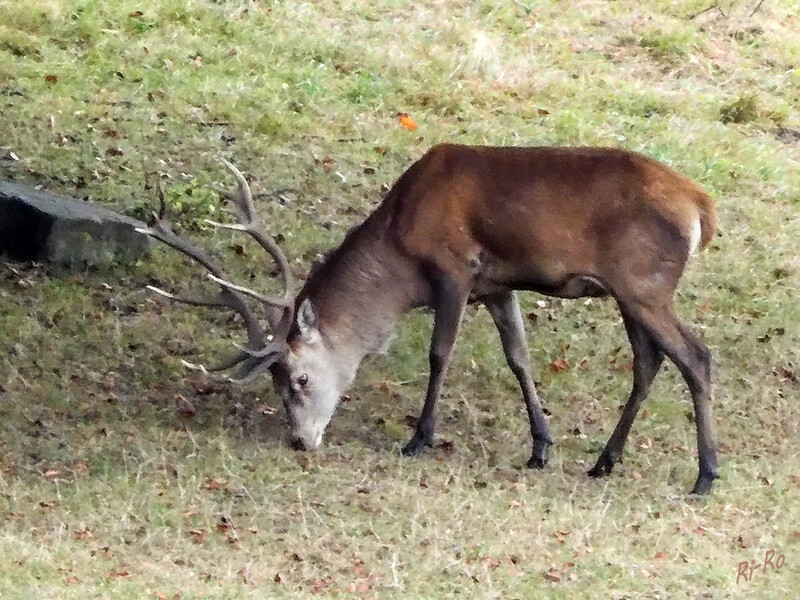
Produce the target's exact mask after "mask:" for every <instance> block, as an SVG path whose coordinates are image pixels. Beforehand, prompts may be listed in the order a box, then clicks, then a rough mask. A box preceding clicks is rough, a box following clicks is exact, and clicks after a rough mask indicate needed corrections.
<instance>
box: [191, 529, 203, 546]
mask: <svg viewBox="0 0 800 600" xmlns="http://www.w3.org/2000/svg"><path fill="white" fill-rule="evenodd" d="M189 535H190V536H192V543H193V544H205V543H206V533H205V531H203V530H202V529H190V530H189Z"/></svg>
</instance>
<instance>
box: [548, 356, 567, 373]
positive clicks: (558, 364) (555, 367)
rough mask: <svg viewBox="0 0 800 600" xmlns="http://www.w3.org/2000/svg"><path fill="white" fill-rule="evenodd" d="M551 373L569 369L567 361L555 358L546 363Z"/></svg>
mask: <svg viewBox="0 0 800 600" xmlns="http://www.w3.org/2000/svg"><path fill="white" fill-rule="evenodd" d="M547 366H548V367H549V368H550V370H551V371H553V373H560V372H561V371H569V368H570V367H569V363H568V362H567V361H566V360H564V359H563V358H557V359H556V360H554V361H553V362H551V363H550V364H549V365H547Z"/></svg>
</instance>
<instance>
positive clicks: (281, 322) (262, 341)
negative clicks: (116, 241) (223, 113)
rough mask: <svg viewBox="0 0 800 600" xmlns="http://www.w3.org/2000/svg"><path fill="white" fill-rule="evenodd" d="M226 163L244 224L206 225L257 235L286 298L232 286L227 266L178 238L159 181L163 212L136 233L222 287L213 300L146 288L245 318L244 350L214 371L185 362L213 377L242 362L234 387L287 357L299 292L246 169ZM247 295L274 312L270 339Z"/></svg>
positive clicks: (216, 367)
mask: <svg viewBox="0 0 800 600" xmlns="http://www.w3.org/2000/svg"><path fill="white" fill-rule="evenodd" d="M222 162H223V163H225V165H226V166H227V167H228V168H229V169H230V170H231V171H233V174H234V175H235V176H236V179H237V180H238V182H239V189H238V194H237V195H235V196H234V197H233V198H232V199H233V203H234V208H235V212H236V215H237V217H238V219H239V222H240V224H238V225H228V224H225V223H217V222H215V221H209V220H206V221H207V222H208V223H209V224H211V225H213V226H215V227H222V228H225V229H232V230H235V231H244V232H246V233H247V234H249V235H250V236H252V237H253V239H255V240H256V241H257V242H258V244H259V245H260V246H261V247H262V248H264V249H265V250H266V251H267V252H268V253H269V254H270V256H272V258H273V259H274V260H275V262H276V263H277V265H278V270H279V271H280V274H281V279H282V281H283V284H284V288H285V290H286V291H285V293H284V296H283V298H280V299H276V298H270V297H268V296H265V295H263V294H261V293H259V292H257V291H255V290H252V289H250V288H247V287H244V286H240V285H237V284H235V283H231V282H230V281H229V278H228V276H227V274H226V273H225V271H224V270H223V268H222V267H221V266H220V265H219V264H218V263H217V262H216V261H215V260H214V259H213V258H211V257H210V256H208V255H207V254H206V253H205V252H203V251H202V250H200V249H199V248H196V247H195V246H193V245H191V244H190V243H189V242H187V241H186V240H184V239H183V238H181V237H179V236H178V235H176V234H175V232H174V231H173V230H172V226H171V224H170V223H169V221H168V220H167V218H166V202H165V200H164V193H163V191H162V190H161V185H160V181H158V180H157V181H156V191H157V194H158V199H159V210H158V213H153V214H152V218H151V220H150V223H149V224H148V227H147V228H137V231H139V232H140V233H144V234H147V235H149V236H151V237H153V238H155V239H157V240H159V241H161V242H163V243H165V244H167V245H168V246H170V247H172V248H174V249H175V250H177V251H178V252H181V253H182V254H184V255H186V256H188V257H189V258H191V259H192V260H194V261H195V262H197V263H198V264H200V265H202V266H203V267H205V268H206V269H207V270H208V271H209V275H208V277H209V279H211V280H212V281H214V282H216V283H218V284H219V285H220V287H221V290H220V293H219V294H217V295H216V296H213V297H210V298H188V297H184V296H177V295H175V294H171V293H170V292H167V291H164V290H162V289H160V288H157V287H155V286H152V285H148V286H147V289H148V290H150V291H151V292H154V293H156V294H159V295H161V296H164V297H165V298H169V299H170V300H174V301H176V302H182V303H184V304H189V305H191V306H209V307H213V308H230V309H232V310H234V311H235V312H237V313H238V314H239V315H240V316H241V317H242V320H243V321H244V324H245V328H246V329H247V344H246V345H245V346H238V345H237V348H238V349H239V351H238V352H237V353H236V354H234V355H233V356H231V357H230V358H228V359H226V360H224V361H222V362H221V363H219V364H217V365H215V366H213V367H205V366H203V365H198V364H193V363H190V362H187V361H182V362H183V364H184V365H185V366H186V367H188V368H190V369H196V370H200V371H202V372H204V373H208V372H209V371H225V370H227V369H230V368H233V367H235V366H236V365H238V364H240V363H243V364H242V366H241V367H240V368H239V370H238V371H237V373H236V375H235V376H233V377H228V378H227V379H228V380H229V381H232V382H235V383H248V382H250V381H252V380H253V379H255V378H256V377H258V376H259V375H261V374H262V373H264V372H265V371H266V370H267V369H269V367H270V366H272V364H273V363H275V361H276V360H278V359H279V358H280V357H281V356H282V355H283V354H284V353H285V343H286V335H287V334H288V330H289V325H290V324H291V317H292V313H293V308H294V293H293V286H292V281H291V274H290V271H289V262H288V261H287V260H286V256H285V255H284V253H283V252H282V251H281V249H280V248H279V247H278V244H277V243H276V242H275V240H274V239H273V238H272V236H270V235H269V234H268V233H267V232H266V230H265V229H264V228H263V226H262V225H261V222H260V221H259V220H258V217H257V216H256V213H255V208H254V205H253V197H252V194H251V193H250V186H249V185H248V184H247V180H246V179H245V178H244V175H242V173H241V171H239V169H237V168H236V167H234V166H233V165H232V164H231V163H229V162H228V161H226V160H224V159H223V160H222ZM242 294H245V295H248V296H251V297H253V298H256V299H257V300H259V301H260V302H262V303H264V304H265V305H267V306H268V307H269V308H270V311H269V314H268V316H267V320H268V321H269V322H270V326H271V328H272V332H273V335H272V336H265V334H264V331H263V329H262V328H261V324H260V323H259V322H258V319H257V318H256V316H255V314H254V313H253V311H252V310H251V308H250V306H249V305H248V304H247V302H245V300H244V298H243V297H242ZM276 309H277V310H276Z"/></svg>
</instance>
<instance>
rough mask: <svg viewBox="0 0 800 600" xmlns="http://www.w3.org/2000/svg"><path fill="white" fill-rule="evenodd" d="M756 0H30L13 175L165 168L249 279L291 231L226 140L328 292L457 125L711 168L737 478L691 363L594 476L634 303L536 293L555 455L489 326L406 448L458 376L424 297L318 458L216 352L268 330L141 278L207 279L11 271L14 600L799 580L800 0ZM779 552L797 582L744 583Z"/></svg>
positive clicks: (694, 587)
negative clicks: (254, 230) (423, 434)
mask: <svg viewBox="0 0 800 600" xmlns="http://www.w3.org/2000/svg"><path fill="white" fill-rule="evenodd" d="M708 4H710V3H708ZM747 4H748V6H745V3H742V5H741V6H739V3H736V4H733V8H732V10H728V8H727V3H726V4H725V7H724V8H725V15H726V16H723V15H722V14H720V12H719V11H710V12H707V13H704V14H702V15H701V16H699V17H697V18H695V19H690V17H691V16H692V15H695V14H697V13H698V12H699V11H700V10H702V9H703V8H705V7H706V6H707V4H706V3H702V2H699V1H697V0H684V1H680V2H667V1H666V0H659V1H658V2H652V3H650V4H648V7H647V8H643V7H642V6H641V4H640V3H639V4H634V3H630V2H615V3H607V2H596V1H589V2H583V3H580V5H574V6H573V5H570V4H568V3H563V2H554V1H548V0H542V1H538V2H529V3H525V2H522V3H520V2H488V1H483V2H481V1H478V2H456V1H454V0H443V1H442V2H437V3H417V4H409V3H405V2H397V1H386V2H380V3H378V2H367V1H365V0H351V1H349V2H345V3H334V2H327V1H326V2H309V3H296V2H251V1H247V0H230V1H224V2H214V1H212V0H193V1H191V2H181V1H178V0H165V1H163V2H159V3H149V4H148V3H144V4H142V3H140V2H134V1H132V0H122V1H120V2H114V3H111V2H101V1H100V0H31V1H29V2H16V1H12V0H0V175H3V176H6V177H11V178H14V179H17V180H21V181H26V182H29V183H31V184H39V185H43V186H45V188H46V189H50V190H52V191H57V192H63V193H67V194H70V195H73V196H76V197H79V198H84V197H85V198H87V199H89V200H91V201H95V202H98V203H103V204H106V205H108V206H110V207H111V208H114V209H117V210H120V211H122V212H125V213H128V214H132V215H142V214H145V213H146V212H147V210H149V206H150V204H151V202H152V191H151V190H149V189H148V188H147V185H146V181H147V177H146V174H147V173H152V172H154V171H158V172H160V173H162V174H163V175H164V176H165V177H166V178H167V181H166V184H165V187H166V193H167V197H168V201H169V203H170V206H171V208H172V210H173V213H175V214H176V220H177V221H178V223H179V224H180V225H181V226H182V228H183V229H184V230H186V231H187V232H188V233H189V234H190V235H193V236H198V237H200V236H203V237H205V238H206V240H207V242H208V243H209V245H210V246H212V247H213V249H214V251H215V252H217V253H219V254H220V255H225V256H227V257H228V258H229V259H230V261H231V262H232V263H234V262H236V261H237V260H238V261H239V262H240V265H239V266H237V267H234V269H233V271H234V272H237V273H238V274H239V275H240V276H242V277H249V276H250V275H262V273H261V271H262V269H261V268H260V264H262V263H260V261H261V260H262V259H261V255H260V254H259V253H258V252H257V250H256V248H254V247H252V246H249V245H247V244H244V251H245V254H244V257H242V256H237V255H236V253H235V252H233V250H234V248H233V247H234V245H235V244H240V243H242V242H241V240H239V239H238V238H234V237H232V236H231V235H230V234H222V233H213V232H210V231H207V230H205V229H204V228H203V227H201V226H198V225H197V222H198V220H199V219H201V218H203V217H208V216H211V215H214V213H215V212H218V211H217V201H218V198H219V196H220V192H221V191H222V190H224V189H227V188H229V187H231V186H232V185H233V182H232V181H231V178H230V177H229V175H228V174H227V172H226V170H225V169H224V167H223V166H222V165H220V163H219V162H218V160H217V157H218V156H226V157H228V158H230V159H232V160H233V161H234V162H235V163H236V164H237V165H238V166H239V167H240V168H241V169H242V170H243V171H244V172H246V173H247V174H248V175H249V176H250V177H251V178H252V186H253V190H254V192H255V193H256V195H257V199H258V203H259V204H258V206H259V210H260V212H261V215H262V217H263V218H264V220H265V221H266V222H268V223H270V226H271V228H272V230H273V232H275V233H280V234H281V236H282V237H283V239H284V241H283V245H284V247H285V249H286V251H287V253H288V254H289V255H290V256H291V257H292V268H293V269H294V271H295V272H296V274H297V275H302V274H303V273H305V272H306V270H307V269H308V267H309V265H310V264H311V261H312V260H313V259H314V258H315V257H317V256H318V255H319V254H321V253H323V252H325V251H326V250H328V249H329V248H331V247H332V246H334V245H335V244H336V243H337V242H338V241H340V240H341V239H342V237H343V235H344V232H345V231H346V230H347V228H348V227H350V226H352V225H354V224H356V223H357V222H359V221H360V220H361V219H362V218H363V217H364V216H365V215H366V214H368V212H369V211H370V210H371V209H372V208H373V207H374V206H376V205H377V203H378V202H379V201H380V198H381V195H382V191H381V190H382V189H385V186H388V185H391V183H392V182H393V181H394V180H395V179H396V177H397V176H399V174H400V173H401V172H402V171H403V170H404V169H405V168H407V167H408V166H409V165H410V164H411V162H412V161H413V160H415V159H416V158H418V157H419V156H421V155H422V153H423V152H424V151H425V150H426V149H427V148H429V147H430V146H431V145H433V144H434V143H437V142H442V141H460V142H468V143H487V144H530V145H540V144H597V145H615V146H617V145H618V146H623V147H626V148H630V149H633V150H637V151H640V152H644V153H646V154H648V155H650V156H653V157H654V158H657V159H659V160H661V161H664V162H666V163H667V164H669V165H672V166H673V167H675V168H676V169H678V170H680V171H682V172H684V173H686V174H687V175H689V176H691V177H693V178H694V179H696V180H698V181H699V182H700V183H702V184H703V185H704V186H705V187H706V188H707V189H708V190H709V191H710V192H711V193H712V194H713V195H714V196H715V197H716V198H717V201H718V205H719V209H720V215H721V228H720V233H719V235H718V236H717V237H716V238H715V239H714V240H713V242H712V243H711V245H710V247H709V248H708V249H707V250H706V251H705V252H704V253H703V254H702V255H701V256H700V257H698V258H697V259H696V260H694V261H693V262H692V264H690V266H689V268H688V270H687V274H686V277H685V280H684V282H683V284H682V286H681V291H680V296H679V298H678V305H679V310H680V312H681V314H682V315H683V316H684V317H685V319H686V321H687V322H689V323H691V324H692V326H693V327H694V328H695V329H696V330H697V331H698V332H699V333H700V334H701V335H702V336H703V338H704V340H705V341H706V342H707V344H708V345H709V347H710V348H711V350H712V352H713V354H714V359H715V367H714V371H715V380H716V384H715V389H716V401H715V416H716V420H717V422H716V431H717V435H718V438H719V442H720V451H721V459H722V474H723V477H722V479H721V480H720V481H719V482H718V483H717V486H716V488H715V490H714V492H713V493H712V494H711V496H710V497H709V498H707V499H700V500H698V499H694V498H691V497H688V496H686V495H685V492H686V491H687V490H688V489H689V488H690V486H691V484H692V482H693V480H694V477H695V474H696V457H695V441H694V426H693V424H692V423H691V422H690V421H689V419H688V418H687V415H690V413H691V404H690V402H689V401H688V397H687V394H686V391H685V388H684V385H683V383H682V381H681V380H680V378H679V377H678V376H677V373H676V371H675V369H674V368H672V367H671V366H670V367H665V368H664V369H663V370H662V372H661V373H660V375H659V378H658V379H657V380H656V384H655V385H654V388H653V390H652V392H651V396H650V398H649V400H648V402H647V404H646V406H645V409H644V411H643V413H642V414H641V415H640V417H639V419H638V420H637V422H636V425H635V426H634V431H633V433H632V435H631V439H630V441H629V445H628V448H627V449H626V452H625V461H624V462H623V463H622V464H620V465H618V467H617V468H616V470H615V472H614V473H613V474H612V476H611V477H609V478H607V479H604V480H602V481H593V480H590V479H589V478H587V477H586V476H585V471H586V470H587V469H588V468H589V467H590V466H591V465H592V464H593V461H594V460H595V458H596V456H597V454H598V452H599V450H600V449H601V448H602V445H603V444H604V443H605V440H606V439H607V437H608V435H609V434H610V432H611V430H612V429H613V426H614V424H615V422H616V419H617V416H618V407H619V405H620V403H621V402H622V401H623V400H624V398H625V396H626V394H627V392H628V388H629V386H630V372H629V371H628V370H627V368H626V363H628V361H629V360H630V353H629V349H628V347H627V342H626V340H625V337H624V332H623V330H622V326H621V322H620V319H619V316H618V313H617V311H616V308H615V307H614V306H613V304H612V303H610V302H608V301H597V300H595V301H593V302H591V303H590V304H585V303H583V302H581V301H561V300H552V299H546V300H545V302H544V304H543V305H538V304H536V302H537V301H538V300H541V298H540V297H535V296H533V295H526V296H524V303H525V306H524V310H525V313H526V314H528V315H529V316H530V319H529V323H528V325H529V339H530V347H531V353H532V360H533V366H534V371H535V373H536V378H537V379H538V380H539V382H540V383H541V385H540V391H541V395H542V397H543V400H544V402H545V404H546V406H547V408H548V410H549V411H550V412H551V413H552V416H551V417H550V421H551V427H552V430H553V433H554V435H555V436H556V438H557V444H556V446H554V448H553V451H552V458H551V463H550V464H549V465H548V467H547V469H545V470H544V471H543V472H529V471H527V470H526V469H525V468H524V464H525V461H526V459H527V458H528V453H529V440H528V435H529V434H528V433H527V423H526V419H525V417H524V411H523V408H522V403H521V401H520V398H519V393H518V391H517V388H516V385H515V383H514V380H513V376H512V375H511V374H510V372H509V371H508V369H507V367H506V366H505V364H504V360H503V358H502V352H501V350H500V346H499V342H498V340H497V334H496V332H495V331H494V330H493V328H492V326H491V323H490V319H489V318H488V316H487V315H486V313H485V311H479V310H470V312H469V314H468V316H467V320H466V323H465V326H464V330H463V334H462V336H461V338H460V341H459V345H458V348H457V352H456V356H455V359H454V363H453V365H452V369H451V372H450V376H449V377H448V383H447V386H446V389H445V396H444V398H443V401H442V403H441V413H440V414H441V419H440V428H439V435H440V437H441V439H442V440H446V441H449V442H452V447H451V446H447V445H445V446H444V447H442V448H438V449H436V450H434V451H432V452H430V453H428V454H427V455H425V456H423V457H421V458H419V459H413V460H408V459H403V458H402V457H400V456H399V448H400V447H401V446H402V444H403V443H404V442H405V441H406V440H407V438H408V437H409V436H410V434H411V430H410V429H409V428H408V425H407V418H406V417H407V415H416V414H417V413H418V411H419V409H420V407H421V397H422V394H423V393H424V387H425V383H426V363H427V358H426V357H427V342H428V338H429V335H430V317H429V315H426V314H423V313H419V314H413V315H409V317H408V318H406V319H405V320H404V321H403V323H402V324H401V326H400V327H399V328H398V331H397V337H396V339H395V340H394V341H393V343H392V345H391V346H390V348H389V350H388V353H387V354H385V355H380V356H376V357H373V358H371V359H369V360H368V361H367V362H366V363H365V364H364V365H363V367H362V369H361V371H360V373H359V376H358V378H357V380H356V383H355V385H354V387H353V389H352V390H351V392H350V396H351V401H350V402H348V403H345V404H344V405H343V406H342V407H341V409H340V411H339V413H338V414H337V415H336V417H335V419H334V422H333V424H332V425H331V428H330V430H329V432H328V435H327V437H326V444H325V446H324V448H323V449H321V450H320V451H319V452H317V453H315V454H310V455H300V454H296V453H294V452H293V451H291V450H290V449H289V448H288V447H287V446H286V445H285V443H283V441H282V436H283V435H284V432H285V427H284V424H283V422H282V415H281V412H280V402H279V401H278V400H277V398H276V397H275V396H274V394H273V392H272V390H271V389H270V387H269V385H268V382H267V381H264V382H263V383H262V384H259V385H257V386H254V387H252V388H249V389H245V390H241V389H238V388H232V387H227V386H220V385H216V384H211V383H209V382H208V380H206V379H204V378H203V377H200V376H197V375H194V374H191V373H187V372H186V371H185V370H184V369H183V368H182V367H181V364H180V361H179V358H186V359H187V360H193V361H197V360H206V359H209V358H210V357H211V356H212V355H215V354H218V353H220V352H225V351H226V350H228V349H229V347H230V342H231V340H235V339H240V337H241V335H242V332H241V331H240V328H238V327H237V324H236V322H234V321H232V320H231V319H230V318H229V316H228V315H224V314H217V313H214V312H210V311H184V310H181V309H179V308H175V307H171V306H165V305H163V304H162V303H160V302H158V301H156V300H154V299H152V298H149V297H147V296H146V295H145V294H144V293H143V292H142V288H143V286H144V285H145V284H148V283H153V282H156V283H159V284H161V285H163V286H166V287H171V288H176V289H177V288H181V287H186V286H189V287H198V286H200V285H201V283H202V277H201V275H200V274H198V273H196V271H195V269H194V268H193V267H192V266H191V265H188V264H186V263H185V262H184V261H183V260H182V259H180V258H179V257H176V256H174V255H173V254H171V253H169V252H168V251H165V250H162V249H160V248H159V249H157V250H156V251H155V252H154V253H153V255H152V257H151V258H150V259H148V260H146V261H142V262H141V263H140V264H138V265H135V266H130V267H128V266H121V267H118V268H115V269H109V268H105V269H94V270H91V271H89V272H85V273H67V272H62V271H59V270H56V269H52V268H49V267H46V266H42V265H34V266H30V265H19V264H16V265H15V264H3V265H2V266H0V515H2V521H1V523H2V525H0V555H2V556H3V557H4V561H3V568H2V575H0V596H2V597H4V598H59V599H69V598H86V597H94V598H107V597H113V598H163V597H166V598H173V597H175V596H176V595H178V596H179V597H180V598H182V599H183V600H186V599H188V598H201V597H205V598H248V597H249V598H264V597H270V598H302V597H312V596H334V597H339V598H373V597H374V598H404V599H405V598H456V597H475V598H531V597H552V598H604V599H605V598H619V599H622V598H653V599H655V598H697V597H709V598H770V599H772V598H794V597H795V596H796V592H795V588H796V582H797V581H798V572H799V571H798V569H799V567H798V564H799V561H800V527H798V522H800V502H799V500H800V494H798V491H799V490H798V488H800V472H798V467H797V465H798V461H799V459H800V456H799V454H800V453H799V452H798V446H797V439H798V423H799V422H800V419H799V418H798V416H797V414H796V410H797V406H798V399H800V384H799V383H798V376H800V366H799V364H798V363H800V359H798V356H800V354H798V348H800V262H799V261H798V253H797V240H798V239H800V145H798V143H797V141H796V137H792V136H791V135H786V134H785V133H783V134H782V133H781V131H785V130H800V116H799V114H800V101H799V100H798V98H800V93H798V92H799V90H798V88H799V87H800V69H798V65H800V42H799V41H798V39H800V38H798V37H797V36H793V35H791V32H792V31H794V30H796V29H797V15H796V10H794V9H795V7H794V2H792V1H790V0H768V1H767V2H764V3H763V4H762V6H761V8H760V9H759V10H758V11H757V12H756V13H755V14H754V15H752V16H750V12H751V11H752V9H753V8H754V6H755V4H756V3H755V2H750V3H747ZM648 11H649V12H648ZM398 112H407V113H409V114H410V115H411V116H412V118H414V119H415V120H416V122H417V123H418V124H419V128H418V129H417V130H416V131H414V132H409V131H407V130H405V129H403V128H402V127H401V126H400V124H399V123H398V122H397V120H396V115H397V113H398ZM793 139H794V140H795V141H792V140H793ZM276 190H284V191H283V192H282V193H281V197H282V199H283V200H282V201H278V200H277V199H276V198H275V195H274V194H273V192H274V191H276ZM286 190H288V191H286ZM264 279H266V278H263V277H262V278H261V280H262V282H263V285H264V287H266V288H268V287H269V283H268V282H267V281H264ZM561 358H563V359H565V360H566V361H567V362H568V364H569V365H570V366H571V368H570V369H569V370H567V371H563V372H553V371H552V370H551V369H549V368H548V365H549V364H550V363H551V362H552V361H554V360H557V359H561ZM187 403H189V404H191V405H192V406H193V407H194V409H195V414H194V415H193V416H188V413H187V412H186V408H187ZM769 549H775V550H777V551H778V553H783V554H784V556H785V565H784V567H783V568H782V569H781V570H780V571H777V572H767V573H762V572H758V573H755V575H754V577H753V579H752V581H748V582H745V581H743V580H740V581H738V582H737V568H738V564H739V563H740V562H741V561H747V560H751V559H752V560H754V561H759V562H761V561H763V558H764V555H765V553H766V551H767V550H769Z"/></svg>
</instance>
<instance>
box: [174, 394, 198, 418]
mask: <svg viewBox="0 0 800 600" xmlns="http://www.w3.org/2000/svg"><path fill="white" fill-rule="evenodd" d="M175 404H176V405H177V408H176V410H177V413H178V416H180V417H183V418H184V419H191V418H192V417H193V416H195V415H196V414H197V409H196V408H195V407H194V404H192V403H191V402H190V401H189V400H187V399H186V398H185V397H184V396H181V395H180V394H175Z"/></svg>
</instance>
